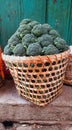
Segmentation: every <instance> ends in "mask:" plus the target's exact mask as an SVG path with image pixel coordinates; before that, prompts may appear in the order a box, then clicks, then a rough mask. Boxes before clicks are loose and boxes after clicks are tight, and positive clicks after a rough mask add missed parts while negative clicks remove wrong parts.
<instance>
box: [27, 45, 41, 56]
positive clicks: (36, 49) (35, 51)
mask: <svg viewBox="0 0 72 130" xmlns="http://www.w3.org/2000/svg"><path fill="white" fill-rule="evenodd" d="M41 53H42V48H41V46H40V45H39V43H32V44H30V45H29V46H28V48H27V55H28V56H37V55H41Z"/></svg>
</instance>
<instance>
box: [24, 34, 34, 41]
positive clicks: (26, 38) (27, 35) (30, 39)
mask: <svg viewBox="0 0 72 130" xmlns="http://www.w3.org/2000/svg"><path fill="white" fill-rule="evenodd" d="M35 41H36V37H35V36H34V35H33V34H26V35H25V36H24V37H23V38H22V43H23V42H29V43H32V42H35Z"/></svg>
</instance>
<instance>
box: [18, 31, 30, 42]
mask: <svg viewBox="0 0 72 130" xmlns="http://www.w3.org/2000/svg"><path fill="white" fill-rule="evenodd" d="M28 33H30V31H29V30H23V31H21V32H19V31H18V30H17V31H16V35H17V37H18V38H19V39H20V40H22V38H23V37H24V36H25V35H26V34H28Z"/></svg>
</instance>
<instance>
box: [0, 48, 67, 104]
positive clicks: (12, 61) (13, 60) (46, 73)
mask: <svg viewBox="0 0 72 130" xmlns="http://www.w3.org/2000/svg"><path fill="white" fill-rule="evenodd" d="M68 55H69V50H68V51H65V52H63V53H60V54H56V55H50V56H48V55H47V56H34V57H33V56H30V57H26V56H23V57H18V56H8V55H4V54H3V55H2V56H3V60H4V61H5V63H6V65H7V67H8V68H9V70H10V72H11V74H12V76H13V79H14V82H15V86H16V89H17V91H18V94H19V95H21V96H23V97H25V98H26V99H27V100H29V101H31V102H33V103H34V104H36V105H38V106H45V105H46V104H48V103H50V102H51V101H52V100H54V99H55V98H56V97H57V96H58V95H59V94H61V92H62V85H63V80H64V73H65V70H66V66H67V62H68Z"/></svg>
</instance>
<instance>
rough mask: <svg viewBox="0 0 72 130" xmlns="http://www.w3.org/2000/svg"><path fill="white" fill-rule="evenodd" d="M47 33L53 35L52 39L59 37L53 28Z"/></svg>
mask: <svg viewBox="0 0 72 130" xmlns="http://www.w3.org/2000/svg"><path fill="white" fill-rule="evenodd" d="M49 34H50V35H51V36H52V37H53V39H55V38H56V37H60V35H59V33H58V32H57V31H56V30H54V29H52V30H50V31H49Z"/></svg>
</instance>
